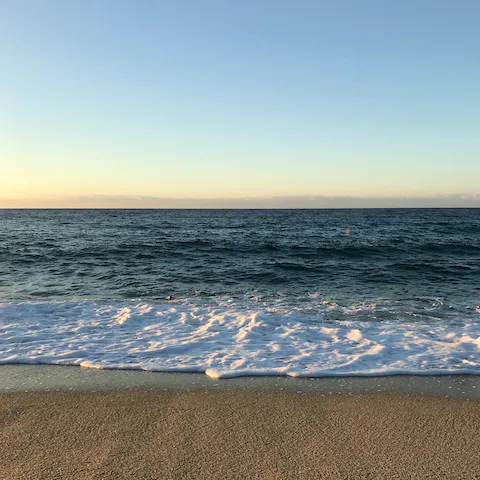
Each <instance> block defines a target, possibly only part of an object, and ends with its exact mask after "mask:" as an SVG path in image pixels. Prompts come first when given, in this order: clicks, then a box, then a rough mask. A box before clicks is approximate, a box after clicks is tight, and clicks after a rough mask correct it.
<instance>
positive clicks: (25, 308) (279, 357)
mask: <svg viewBox="0 0 480 480" xmlns="http://www.w3.org/2000/svg"><path fill="white" fill-rule="evenodd" d="M0 363H2V364H8V363H33V364H35V363H42V364H57V365H80V366H83V367H92V368H118V369H143V370H152V371H190V372H205V373H206V374H207V375H209V376H211V377H214V378H224V377H233V376H241V375H290V376H326V375H328V376H330V375H332V376H340V375H389V374H452V373H459V374H460V373H462V374H465V373H467V374H468V373H472V374H480V209H365V210H363V209H349V210H340V209H339V210H0Z"/></svg>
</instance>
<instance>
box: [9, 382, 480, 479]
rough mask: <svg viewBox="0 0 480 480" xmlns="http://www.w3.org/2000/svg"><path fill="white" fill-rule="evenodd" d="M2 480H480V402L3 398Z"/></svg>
mask: <svg viewBox="0 0 480 480" xmlns="http://www.w3.org/2000/svg"><path fill="white" fill-rule="evenodd" d="M0 425H1V430H0V443H1V445H2V455H1V456H0V478H2V479H6V480H10V479H12V480H20V479H35V480H37V479H123V478H136V479H177V478H178V479H180V478H182V479H183V478H192V479H199V478H201V479H203V478H204V479H226V478H261V479H263V478H265V479H286V478H292V479H293V478H328V479H361V478H379V479H380V478H382V479H383V478H385V479H392V478H401V479H403V478H405V479H407V478H451V479H453V478H455V479H474V478H479V473H478V472H480V460H479V458H478V452H479V451H480V435H479V433H478V432H479V431H480V402H478V401H475V400H470V399H461V398H441V397H431V396H421V395H392V394H383V395H382V394H377V395H375V394H367V395H351V394H343V395H326V396H324V395H319V394H311V393H305V392H303V393H296V392H293V391H267V390H265V391H256V390H248V389H232V390H226V391H211V390H210V391H208V390H200V391H171V390H170V391H169V390H126V391H117V392H83V391H76V392H48V391H47V392H24V393H7V394H3V395H0Z"/></svg>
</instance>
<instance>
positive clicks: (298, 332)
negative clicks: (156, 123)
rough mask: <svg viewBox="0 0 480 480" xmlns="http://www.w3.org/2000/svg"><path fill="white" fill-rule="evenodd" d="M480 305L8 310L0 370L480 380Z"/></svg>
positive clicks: (257, 302) (71, 304)
mask: <svg viewBox="0 0 480 480" xmlns="http://www.w3.org/2000/svg"><path fill="white" fill-rule="evenodd" d="M479 353H480V306H478V305H469V306H452V305H449V304H448V302H446V301H444V300H443V299H425V298H423V299H422V298H420V299H412V300H411V301H410V302H407V303H405V304H402V305H401V304H398V303H397V304H395V303H392V302H374V301H368V302H358V303H355V304H351V305H346V306H342V305H340V304H338V303H336V302H334V301H330V300H325V299H322V297H321V296H320V295H318V294H315V293H312V294H311V295H310V296H309V299H308V301H307V300H306V299H304V300H303V301H301V302H297V303H292V302H291V300H290V301H289V300H288V299H282V298H278V299H277V300H276V301H273V302H272V301H268V302H265V301H262V299H261V298H257V297H254V296H251V297H250V298H248V299H247V300H244V301H238V300H234V299H232V298H227V297H225V298H223V299H216V300H215V301H213V300H207V299H198V298H190V299H181V300H173V301H170V302H164V303H157V302H151V301H148V302H147V301H137V302H134V301H130V302H127V301H119V302H105V301H93V300H89V301H62V302H6V303H3V304H0V363H3V364H7V363H43V364H56V365H80V366H83V367H91V368H119V369H141V370H152V371H192V372H205V373H206V374H207V375H209V376H211V377H215V378H225V377H232V376H241V375H289V376H325V375H390V374H398V373H403V374H434V373H435V374H439V373H440V374H442V373H443V374H455V373H472V374H480V355H479Z"/></svg>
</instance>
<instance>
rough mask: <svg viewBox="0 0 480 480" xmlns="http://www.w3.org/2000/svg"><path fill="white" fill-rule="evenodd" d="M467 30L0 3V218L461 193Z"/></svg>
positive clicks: (256, 12)
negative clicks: (37, 209)
mask: <svg viewBox="0 0 480 480" xmlns="http://www.w3.org/2000/svg"><path fill="white" fill-rule="evenodd" d="M479 25H480V3H479V2H477V1H466V0H463V1H459V2H453V1H443V0H436V1H431V0H417V1H411V0H404V1H371V0H362V1H358V0H356V1H353V0H351V1H343V0H338V1H321V0H316V1H307V0H305V1H300V2H295V1H293V0H292V1H285V0H275V1H274V0H266V1H265V0H264V1H262V0H255V1H250V0H245V1H241V2H240V1H234V0H223V1H219V0H218V1H201V0H190V1H187V0H178V1H170V2H167V1H133V0H131V1H110V0H95V1H92V0H83V1H71V0H69V1H51V0H43V1H33V0H30V1H25V0H15V1H13V0H11V1H5V0H4V1H3V2H1V3H0V40H1V41H0V62H1V66H2V72H3V75H1V76H0V104H1V105H2V108H1V112H0V127H1V133H0V162H1V165H0V166H1V170H2V172H3V174H2V175H1V178H0V206H2V201H3V204H5V205H7V204H8V206H11V205H15V202H18V204H19V205H22V206H23V205H26V204H28V205H31V206H36V205H42V202H43V201H45V199H50V200H52V199H53V200H52V201H54V202H57V204H58V205H61V204H62V202H63V203H65V204H68V205H71V202H72V201H74V202H78V205H79V206H80V205H81V204H82V201H84V200H82V199H86V198H88V199H89V200H88V201H89V202H90V203H91V201H92V198H99V197H102V198H110V199H117V200H118V199H121V200H118V201H119V202H120V203H119V204H118V205H120V204H121V206H128V204H129V201H131V199H132V198H133V197H135V202H137V203H136V204H138V198H143V197H145V198H146V197H149V198H159V199H166V198H174V199H191V201H190V200H189V201H190V203H191V206H195V201H196V200H195V199H199V201H200V199H201V200H202V201H204V200H205V199H212V200H215V199H218V198H245V197H250V198H261V197H262V198H264V197H285V198H290V197H295V198H297V197H302V196H310V197H312V196H318V197H344V196H352V197H355V198H357V197H358V198H365V197H373V198H376V199H379V200H378V202H379V205H380V206H381V202H382V200H381V199H382V198H383V197H388V198H392V197H414V198H419V199H421V198H422V197H436V196H443V197H442V198H445V196H450V195H464V196H465V195H466V196H472V195H478V194H480V187H479V186H478V185H479V184H480V182H479V180H478V179H480V88H479V86H480V29H479V27H478V26H479ZM72 199H75V200H72ZM50 200H49V201H50ZM111 201H114V200H111ZM115 201H116V200H115ZM419 202H420V203H421V200H419ZM200 203H201V202H200ZM189 205H190V204H189ZM99 206H100V205H99Z"/></svg>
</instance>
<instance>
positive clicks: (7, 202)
mask: <svg viewBox="0 0 480 480" xmlns="http://www.w3.org/2000/svg"><path fill="white" fill-rule="evenodd" d="M415 207H420V208H428V207H432V208H435V207H436V208H455V207H457V208H458V207H473V208H480V194H477V195H443V196H431V197H348V196H337V197H335V196H277V197H265V198H259V197H255V198H254V197H245V198H211V199H194V198H181V199H179V198H162V197H148V196H113V195H92V196H71V197H43V198H37V199H23V200H22V199H17V200H12V199H3V200H2V199H0V208H415Z"/></svg>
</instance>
